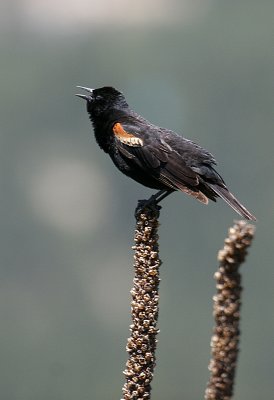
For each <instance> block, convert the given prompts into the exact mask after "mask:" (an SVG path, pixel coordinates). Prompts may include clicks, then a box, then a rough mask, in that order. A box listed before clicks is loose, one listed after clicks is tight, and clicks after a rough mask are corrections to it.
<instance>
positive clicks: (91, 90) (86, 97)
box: [75, 86, 93, 100]
mask: <svg viewBox="0 0 274 400" xmlns="http://www.w3.org/2000/svg"><path fill="white" fill-rule="evenodd" d="M76 87H78V88H80V89H83V90H85V91H86V92H88V93H89V96H87V95H85V94H78V93H76V94H75V96H77V97H81V99H84V100H90V99H91V98H92V93H93V89H90V88H88V87H85V86H76Z"/></svg>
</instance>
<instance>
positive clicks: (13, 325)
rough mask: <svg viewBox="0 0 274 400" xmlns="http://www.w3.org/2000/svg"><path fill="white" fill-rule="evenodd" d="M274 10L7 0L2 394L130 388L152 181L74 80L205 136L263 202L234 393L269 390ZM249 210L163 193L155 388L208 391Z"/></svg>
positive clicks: (227, 173)
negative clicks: (223, 293) (108, 148)
mask: <svg viewBox="0 0 274 400" xmlns="http://www.w3.org/2000/svg"><path fill="white" fill-rule="evenodd" d="M273 16H274V3H273V1H267V0H263V1H260V2H258V1H252V0H251V1H247V0H239V1H237V2H236V1H225V0H218V1H217V0H181V1H176V0H169V1H167V0H162V1H156V0H151V1H149V2H147V1H144V0H139V1H138V2H129V1H125V0H116V1H104V0H93V1H88V0H78V1H77V2H72V1H70V2H67V1H63V0H59V1H56V0H55V1H53V0H48V1H42V0H40V1H39V0H24V1H22V0H21V1H20V0H2V1H1V16H0V22H1V24H0V31H1V35H0V46H1V97H0V102H1V107H0V110H1V163H2V167H1V204H2V207H1V209H2V216H1V228H2V229H1V257H2V262H1V279H0V285H1V290H0V299H1V300H0V302H1V321H2V324H1V330H0V337H1V345H0V354H1V367H0V376H1V378H0V392H1V398H2V399H4V400H37V399H39V400H63V399H64V400H74V399H75V398H77V399H79V400H80V399H81V400H87V399H98V400H104V399H119V398H121V397H122V396H121V387H122V385H123V383H124V378H123V375H122V370H123V369H124V366H125V362H126V359H127V354H126V352H125V344H126V338H127V336H128V326H129V323H130V315H129V304H130V296H129V290H130V288H131V282H132V278H133V269H132V263H133V260H132V250H131V245H132V239H133V233H134V217H133V212H134V209H135V206H136V202H137V199H140V198H147V197H148V196H150V195H151V194H152V191H150V190H149V189H146V188H144V187H142V186H140V185H138V184H137V183H135V182H133V181H131V180H129V179H127V178H126V177H124V176H122V175H121V174H120V173H119V172H118V171H117V170H115V169H114V167H113V165H112V164H111V161H110V160H109V159H108V157H107V156H106V155H105V154H104V153H103V152H102V151H100V150H99V148H98V146H97V145H96V143H95V140H94V137H93V133H92V129H91V125H90V123H89V120H88V116H87V114H86V111H85V107H84V104H83V103H82V102H81V101H80V100H79V99H78V98H76V97H75V96H74V93H75V92H76V91H77V89H76V88H75V86H76V85H83V86H89V87H100V86H103V85H113V86H115V87H117V88H118V89H120V90H122V91H123V92H124V93H125V95H126V97H127V100H128V102H129V104H130V105H131V106H132V107H133V108H134V109H135V110H136V111H137V112H139V113H140V114H142V115H143V116H145V117H146V118H148V119H149V120H151V121H152V122H154V123H156V124H158V125H162V126H165V127H169V128H171V129H173V130H175V131H177V132H181V133H182V134H184V135H185V136H186V137H188V138H191V139H193V140H195V141H198V143H200V144H201V145H202V146H204V147H205V148H207V149H208V150H209V151H211V152H212V153H213V154H214V155H215V156H216V158H217V160H219V165H218V171H219V172H220V173H221V174H222V175H223V177H224V179H225V180H226V182H227V184H228V186H229V187H230V189H231V190H232V192H233V193H235V194H236V195H237V197H238V198H239V199H240V200H241V201H242V202H243V203H244V204H245V205H246V206H247V207H248V208H249V209H250V210H251V211H252V212H254V214H255V215H256V216H257V218H258V223H257V233H256V240H255V241H254V244H253V246H252V248H251V250H250V254H249V257H248V262H247V263H246V264H245V265H244V266H243V267H242V273H243V286H244V292H243V307H242V321H241V331H242V335H241V353H240V360H239V365H238V370H237V380H236V387H235V399H249V400H253V399H254V400H255V399H257V398H261V399H268V398H271V397H272V396H273V391H274V379H273V370H274V350H273V332H274V313H273V301H274V294H273V293H274V291H273V284H274V276H273V265H272V264H273V258H274V257H273V256H274V251H273V248H274V246H273V202H274V189H273V161H274V160H273V146H274V135H273V105H274V95H273V93H274V92H273V89H274V57H273V49H274V48H273V38H274V28H273V27H274V24H273V21H274V20H273ZM236 218H237V215H236V214H235V213H234V212H233V211H232V210H231V209H230V208H229V207H228V206H226V205H225V203H224V202H222V201H219V202H218V203H217V204H214V203H211V204H210V205H208V206H207V207H205V206H202V205H201V204H199V203H198V202H195V201H194V200H193V199H190V198H189V197H188V196H185V195H183V194H180V193H176V194H173V195H172V196H170V197H169V198H167V199H166V200H165V201H164V202H163V209H162V212H161V227H160V255H161V258H162V260H163V265H162V267H161V278H162V281H161V287H160V320H159V328H160V330H161V333H160V335H159V345H158V349H157V368H156V373H155V378H154V381H153V398H154V399H158V400H163V399H167V398H168V399H170V400H175V399H176V400H177V399H178V398H187V399H189V400H192V399H193V400H194V399H195V400H196V399H198V398H202V397H203V393H204V390H205V386H206V382H207V379H208V370H207V365H208V361H209V357H210V347H209V342H210V337H211V332H212V326H213V318H212V296H213V294H214V292H215V286H214V279H213V274H214V271H215V270H216V267H217V261H216V253H217V251H218V249H219V248H220V247H221V246H222V244H223V240H224V238H225V236H226V233H227V229H228V227H229V226H230V225H231V224H232V223H233V220H234V219H236Z"/></svg>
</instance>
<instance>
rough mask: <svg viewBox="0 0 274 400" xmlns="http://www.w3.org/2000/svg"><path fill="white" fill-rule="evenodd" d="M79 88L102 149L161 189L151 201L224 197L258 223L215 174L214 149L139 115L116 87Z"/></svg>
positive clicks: (148, 184) (127, 172) (143, 180)
mask: <svg viewBox="0 0 274 400" xmlns="http://www.w3.org/2000/svg"><path fill="white" fill-rule="evenodd" d="M77 87H78V88H80V89H82V90H83V91H84V93H85V94H76V96H78V97H80V98H82V99H84V100H85V101H86V108H87V112H88V114H89V118H90V120H91V123H92V126H93V130H94V135H95V139H96V141H97V143H98V145H99V147H100V148H101V149H102V150H103V151H104V152H105V153H107V154H108V155H109V156H110V158H111V159H112V161H113V163H114V165H115V166H116V167H117V168H118V169H119V170H120V171H121V172H122V173H123V174H125V175H126V176H128V177H130V178H132V179H134V180H135V181H137V182H138V183H140V184H142V185H144V186H146V187H149V188H151V189H157V190H158V191H157V193H156V194H155V195H153V196H152V197H151V199H152V200H153V201H154V202H155V203H156V204H158V203H159V202H160V201H162V200H163V199H164V198H165V197H167V196H168V195H170V194H171V193H173V192H175V191H181V192H184V193H186V194H188V195H190V196H192V197H194V198H195V199H197V200H198V201H200V202H201V203H203V204H208V201H209V200H212V201H216V199H217V198H219V197H220V198H222V199H223V200H224V201H225V202H226V203H227V204H228V205H229V206H230V207H231V208H232V209H233V210H234V211H236V212H237V213H238V214H239V215H240V216H241V217H243V218H245V219H247V220H251V221H256V217H255V216H254V215H253V214H251V212H250V211H248V210H247V208H246V207H244V206H243V205H242V204H241V203H240V202H239V201H238V200H237V198H236V197H235V196H234V195H233V194H232V193H231V192H230V191H229V189H228V188H227V186H226V184H225V182H224V180H223V178H222V177H221V175H220V174H219V173H218V172H217V171H216V170H215V166H216V165H217V162H216V160H215V158H214V156H213V155H212V154H211V153H210V152H209V151H207V150H205V149H204V148H203V147H201V146H199V145H198V144H197V143H196V142H194V141H192V140H189V139H187V138H185V137H183V136H182V135H179V134H177V133H175V132H173V131H172V130H170V129H166V128H162V127H159V126H156V125H154V124H152V123H151V122H149V121H148V120H146V119H145V118H143V117H142V116H140V115H138V114H137V113H136V112H135V111H133V110H132V109H131V108H130V106H129V105H128V103H127V101H126V98H125V96H124V95H123V93H122V92H120V91H119V90H117V89H115V88H114V87H111V86H104V87H100V88H97V89H91V88H88V87H84V86H77Z"/></svg>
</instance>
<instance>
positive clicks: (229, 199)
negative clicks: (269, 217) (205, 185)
mask: <svg viewBox="0 0 274 400" xmlns="http://www.w3.org/2000/svg"><path fill="white" fill-rule="evenodd" d="M209 186H210V188H211V189H212V190H213V191H214V192H215V193H216V194H217V195H218V196H220V197H221V198H222V199H223V200H224V201H225V202H226V203H227V204H228V205H230V207H231V208H233V210H234V211H236V212H237V213H238V214H239V215H241V217H243V218H246V219H248V220H250V221H256V217H255V216H254V215H253V214H251V212H249V211H248V210H247V209H246V208H245V207H244V206H243V205H242V204H241V203H240V202H239V201H238V200H237V199H236V197H235V196H233V194H232V193H230V192H229V190H227V189H226V188H225V187H222V186H218V185H209Z"/></svg>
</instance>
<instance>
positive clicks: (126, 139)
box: [112, 122, 143, 146]
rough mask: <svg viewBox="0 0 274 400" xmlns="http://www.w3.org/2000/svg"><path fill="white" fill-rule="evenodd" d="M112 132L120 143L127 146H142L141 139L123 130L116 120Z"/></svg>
mask: <svg viewBox="0 0 274 400" xmlns="http://www.w3.org/2000/svg"><path fill="white" fill-rule="evenodd" d="M112 130H113V133H114V135H115V137H116V138H117V139H118V140H119V141H120V142H122V143H124V144H126V145H128V146H143V141H142V139H140V138H139V137H137V136H134V135H133V134H132V133H129V132H127V131H125V130H124V128H123V126H122V124H120V123H119V122H117V123H116V124H114V126H113V128H112Z"/></svg>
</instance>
